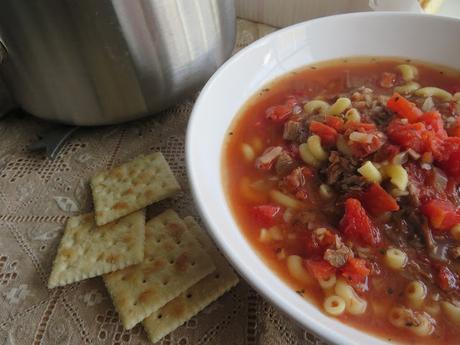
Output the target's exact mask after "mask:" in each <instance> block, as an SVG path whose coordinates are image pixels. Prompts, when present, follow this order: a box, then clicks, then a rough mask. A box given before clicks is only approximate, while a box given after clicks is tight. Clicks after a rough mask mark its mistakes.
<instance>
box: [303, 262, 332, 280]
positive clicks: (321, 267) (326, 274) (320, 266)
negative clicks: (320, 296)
mask: <svg viewBox="0 0 460 345" xmlns="http://www.w3.org/2000/svg"><path fill="white" fill-rule="evenodd" d="M305 265H306V266H307V268H308V270H309V271H310V272H311V274H312V275H313V276H314V277H315V278H316V279H318V280H327V279H329V278H330V277H331V275H333V274H334V273H335V271H336V268H335V267H334V266H332V265H331V264H330V263H329V262H327V261H326V260H305Z"/></svg>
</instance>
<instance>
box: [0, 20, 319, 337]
mask: <svg viewBox="0 0 460 345" xmlns="http://www.w3.org/2000/svg"><path fill="white" fill-rule="evenodd" d="M273 30H274V29H273V28H271V27H268V26H264V25H259V24H255V23H251V22H247V21H241V20H240V21H238V38H237V47H236V49H237V50H238V49H240V48H241V47H243V46H245V45H247V44H249V43H251V42H252V41H254V40H256V39H257V38H259V37H260V36H262V35H264V34H266V33H268V32H271V31H273ZM192 106H193V100H187V101H185V102H183V103H182V104H179V105H177V106H175V107H173V108H171V109H169V110H167V111H164V112H162V113H161V114H158V115H155V116H152V117H149V118H145V119H143V120H139V121H135V122H131V123H127V124H123V125H117V126H109V127H101V128H83V129H79V130H78V131H77V132H75V134H74V135H73V136H72V137H71V139H70V140H69V141H68V142H67V143H66V144H65V146H64V147H63V149H62V151H61V152H60V154H59V156H58V157H57V158H56V159H55V160H50V159H47V158H45V156H44V154H42V153H31V152H29V151H28V150H27V146H28V145H29V144H30V143H32V142H34V141H36V140H37V138H38V135H39V134H40V133H42V132H43V131H44V130H46V129H47V128H49V127H52V126H53V124H50V123H47V122H44V121H41V120H38V119H36V118H34V117H31V116H28V115H24V114H21V113H19V112H17V113H13V114H11V115H8V116H6V117H5V118H2V119H0V138H1V139H0V140H1V141H0V142H1V145H0V345H7V344H8V345H19V344H21V345H22V344H33V345H38V344H50V345H51V344H56V345H67V344H69V345H77V344H114V345H115V344H117V345H127V344H130V345H131V344H136V345H137V344H148V343H149V341H148V339H147V337H146V335H145V333H144V331H143V330H142V328H141V327H140V326H139V325H138V326H136V327H135V328H134V329H132V330H130V331H125V330H124V329H123V327H122V325H121V323H120V321H119V320H118V317H117V314H116V312H115V311H114V307H113V305H112V303H111V301H110V299H109V297H108V294H107V292H106V290H105V288H104V285H103V283H102V280H101V278H94V279H89V280H85V281H83V282H80V283H76V284H72V285H69V286H66V287H63V288H57V289H53V290H48V289H47V287H46V282H47V279H48V275H49V272H50V268H51V263H52V260H53V258H54V255H55V252H56V248H57V245H58V243H59V239H60V237H61V235H62V231H63V226H64V224H65V222H66V219H67V218H68V217H69V216H70V215H74V214H78V213H81V212H86V211H89V210H90V208H91V200H90V199H91V198H90V193H89V189H88V179H89V177H90V176H92V175H93V174H94V173H95V172H96V171H99V170H102V169H105V168H110V167H112V166H114V165H116V164H118V163H121V162H124V161H127V160H129V159H131V158H133V157H135V156H136V155H138V154H141V153H147V152H150V151H157V150H160V151H162V152H163V153H164V155H165V157H166V158H167V160H168V161H169V162H170V164H171V167H172V169H173V171H174V173H175V174H176V176H177V178H178V180H179V182H180V183H181V185H182V186H183V188H184V192H183V193H182V194H181V195H178V196H177V197H176V198H174V199H172V200H169V201H166V202H163V203H161V204H160V205H158V206H154V207H160V208H164V207H167V206H171V207H174V208H175V209H176V210H177V211H178V212H179V213H180V214H181V215H182V216H185V215H189V214H191V215H196V209H195V207H194V205H193V203H192V199H191V196H190V193H189V191H188V183H187V177H186V171H185V162H184V137H185V128H186V125H187V121H188V117H189V115H190V112H191V109H192ZM153 211H154V210H150V212H153ZM159 344H163V345H173V344H174V345H176V344H177V345H187V344H193V345H199V344H203V345H204V344H209V345H211V344H212V345H246V344H247V345H252V344H254V345H256V344H257V345H275V344H277V345H278V344H280V345H281V344H306V345H313V344H315V345H318V344H324V343H322V342H321V341H319V340H318V339H317V338H315V337H314V336H313V335H311V334H310V333H308V332H306V331H304V330H303V329H301V328H300V327H298V326H297V325H296V324H294V322H292V321H291V320H289V319H288V318H287V317H286V316H284V315H282V314H281V313H280V312H278V311H277V310H276V309H275V308H274V307H272V306H271V305H270V304H269V303H268V302H266V301H265V300H264V299H262V298H261V297H260V296H259V295H258V294H257V293H256V292H255V291H254V290H252V289H251V288H250V287H249V286H248V285H247V284H246V283H245V282H241V283H240V284H239V285H238V286H237V287H236V288H234V289H233V290H232V291H231V292H229V293H227V294H226V295H225V296H223V297H222V298H221V299H219V300H218V301H217V302H215V303H213V304H212V305H210V306H209V307H208V308H206V309H205V310H204V311H203V312H201V313H200V314H199V315H197V316H196V317H194V318H192V319H191V320H189V321H188V322H187V323H186V324H185V325H183V326H182V327H180V328H179V329H177V330H176V331H174V332H173V333H171V334H170V335H168V336H166V337H165V338H164V339H162V340H161V341H160V342H159Z"/></svg>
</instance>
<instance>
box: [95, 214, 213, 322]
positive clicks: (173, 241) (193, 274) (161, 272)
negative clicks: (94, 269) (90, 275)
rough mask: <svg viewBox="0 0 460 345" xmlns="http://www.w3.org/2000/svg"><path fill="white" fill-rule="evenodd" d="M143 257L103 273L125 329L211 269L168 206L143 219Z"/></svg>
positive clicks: (183, 225) (209, 259) (196, 244)
mask: <svg viewBox="0 0 460 345" xmlns="http://www.w3.org/2000/svg"><path fill="white" fill-rule="evenodd" d="M144 255H145V256H144V261H143V262H142V263H141V264H139V265H136V266H131V267H128V268H126V269H124V270H120V271H117V272H113V273H110V274H107V275H105V276H104V282H105V285H106V287H107V289H108V290H109V293H110V295H111V297H112V301H113V304H114V305H115V308H116V309H117V311H118V313H119V315H120V319H121V321H122V323H123V325H124V327H125V328H126V329H131V328H132V327H134V326H135V325H136V324H137V323H139V322H141V321H142V320H144V319H145V318H146V317H147V316H149V315H150V314H152V313H153V312H154V311H155V310H158V309H159V308H161V307H162V306H164V305H165V304H166V303H168V302H169V301H171V300H172V299H174V298H176V297H177V296H178V295H180V294H181V293H182V292H184V291H185V290H186V289H188V288H189V287H191V286H192V285H194V284H196V283H197V282H198V281H199V280H201V279H202V278H204V277H205V276H206V275H208V274H209V273H211V272H212V271H214V269H215V266H214V263H213V261H212V259H211V258H210V257H209V255H208V254H207V253H206V251H205V250H204V249H203V248H202V246H201V245H200V243H199V242H198V241H197V240H196V239H195V238H194V236H193V235H192V234H191V233H190V232H189V231H188V229H187V227H186V225H185V223H184V222H183V221H182V220H181V219H180V218H179V216H178V215H177V214H176V213H175V212H174V211H172V210H167V211H165V212H163V213H162V214H160V215H159V216H157V217H156V218H154V219H152V220H150V221H148V222H147V224H146V227H145V252H144Z"/></svg>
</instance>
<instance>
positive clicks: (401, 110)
mask: <svg viewBox="0 0 460 345" xmlns="http://www.w3.org/2000/svg"><path fill="white" fill-rule="evenodd" d="M387 107H388V108H389V109H390V110H392V111H394V112H395V113H396V114H397V115H398V116H399V117H402V118H404V119H407V120H409V122H411V123H412V122H416V121H418V119H419V117H420V116H421V115H422V111H421V110H420V109H419V108H417V106H416V105H415V104H414V103H412V102H410V101H408V100H407V99H406V98H404V97H403V96H401V95H400V94H399V93H395V94H393V96H391V97H390V99H389V100H388V102H387Z"/></svg>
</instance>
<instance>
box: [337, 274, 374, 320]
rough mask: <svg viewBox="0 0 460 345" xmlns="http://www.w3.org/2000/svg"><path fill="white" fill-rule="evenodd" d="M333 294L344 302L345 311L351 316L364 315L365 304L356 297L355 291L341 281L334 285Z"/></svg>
mask: <svg viewBox="0 0 460 345" xmlns="http://www.w3.org/2000/svg"><path fill="white" fill-rule="evenodd" d="M335 293H336V294H337V295H338V296H340V297H342V298H343V299H344V301H345V305H346V307H345V309H346V311H347V312H348V313H350V314H352V315H360V314H364V312H365V311H366V308H367V302H366V301H365V300H364V299H362V298H361V297H359V296H358V294H357V293H356V292H355V290H354V289H353V288H352V287H351V286H350V285H348V284H347V283H345V282H344V281H342V280H338V281H337V283H336V284H335Z"/></svg>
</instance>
